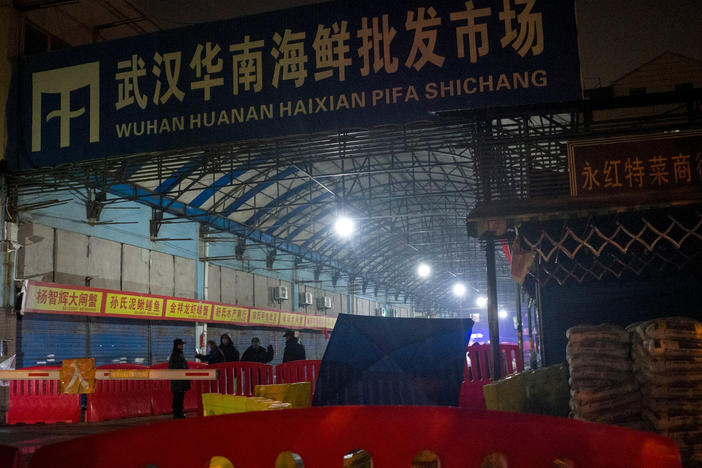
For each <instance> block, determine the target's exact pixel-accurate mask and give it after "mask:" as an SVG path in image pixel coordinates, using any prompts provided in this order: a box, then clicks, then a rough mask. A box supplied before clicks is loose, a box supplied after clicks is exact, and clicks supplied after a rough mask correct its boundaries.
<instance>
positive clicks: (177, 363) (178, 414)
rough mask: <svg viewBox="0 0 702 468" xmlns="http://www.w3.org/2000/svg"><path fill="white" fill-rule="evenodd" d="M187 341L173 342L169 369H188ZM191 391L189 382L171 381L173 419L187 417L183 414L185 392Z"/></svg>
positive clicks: (178, 339)
mask: <svg viewBox="0 0 702 468" xmlns="http://www.w3.org/2000/svg"><path fill="white" fill-rule="evenodd" d="M184 345H185V341H183V340H181V339H180V338H176V339H175V340H173V351H171V355H170V357H169V358H168V368H169V369H187V368H188V361H186V360H185V355H184V354H183V346H184ZM188 390H190V381H189V380H171V393H173V418H175V419H182V418H184V417H185V414H184V413H183V400H185V392H187V391H188Z"/></svg>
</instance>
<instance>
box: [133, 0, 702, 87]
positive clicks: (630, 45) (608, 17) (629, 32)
mask: <svg viewBox="0 0 702 468" xmlns="http://www.w3.org/2000/svg"><path fill="white" fill-rule="evenodd" d="M481 1H482V0H481ZM536 1H537V3H536V5H537V6H536V7H537V8H538V4H539V0H536ZM312 3H322V2H321V1H319V0H257V1H255V2H251V1H241V0H239V1H227V2H222V1H221V0H142V1H141V2H140V5H141V6H143V7H145V8H146V9H147V10H148V11H149V12H150V13H151V14H153V15H154V17H155V18H156V19H157V20H158V21H159V23H160V24H162V25H163V26H164V27H167V28H172V27H178V26H186V25H189V24H193V23H202V22H208V21H216V20H220V19H227V18H233V17H237V16H246V15H251V14H256V13H263V12H266V11H272V10H279V9H284V8H290V7H294V6H301V5H307V4H312ZM576 14H577V21H578V31H579V42H580V62H581V71H582V77H583V82H584V86H585V88H586V89H587V88H593V87H598V86H607V85H609V84H610V82H611V81H613V80H616V79H617V78H619V77H620V76H622V75H624V74H625V73H628V72H629V71H631V70H633V69H635V68H637V67H638V66H639V65H642V64H644V63H646V62H648V61H649V60H651V59H653V58H655V57H656V56H658V55H660V54H661V53H663V52H665V51H666V50H669V51H672V52H676V53H678V54H681V55H685V56H688V57H692V58H696V59H699V60H702V26H701V25H700V18H702V0H577V1H576Z"/></svg>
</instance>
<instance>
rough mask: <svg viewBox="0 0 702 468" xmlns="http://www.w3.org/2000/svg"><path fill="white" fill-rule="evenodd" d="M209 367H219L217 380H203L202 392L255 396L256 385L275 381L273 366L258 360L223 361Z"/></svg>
mask: <svg viewBox="0 0 702 468" xmlns="http://www.w3.org/2000/svg"><path fill="white" fill-rule="evenodd" d="M207 368H208V369H217V370H218V371H219V378H218V379H217V380H210V381H201V382H199V386H200V389H201V392H202V393H222V394H227V395H245V396H253V394H254V390H255V388H256V385H269V384H272V383H273V367H272V366H269V365H268V364H261V363H258V362H223V363H220V364H210V365H209V366H207Z"/></svg>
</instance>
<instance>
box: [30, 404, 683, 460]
mask: <svg viewBox="0 0 702 468" xmlns="http://www.w3.org/2000/svg"><path fill="white" fill-rule="evenodd" d="M379 421H380V422H381V423H382V424H381V425H382V429H381V432H380V433H382V434H391V435H392V439H391V440H390V439H388V437H382V436H380V437H379V431H378V430H377V429H378V424H379ZM252 428H269V430H267V432H266V434H265V436H262V435H261V430H252ZM271 428H275V429H274V430H271ZM359 450H365V451H366V452H367V453H368V455H369V458H371V459H372V463H373V466H374V467H376V468H395V467H409V466H411V465H412V461H413V460H417V459H419V460H423V459H430V458H433V457H429V456H427V455H428V452H427V451H431V452H433V453H434V454H435V456H436V458H437V459H438V461H439V463H440V466H442V467H446V468H452V467H466V466H475V467H477V466H509V467H510V468H533V467H550V466H574V467H588V468H604V467H608V468H629V467H632V466H635V467H639V468H679V467H680V466H681V464H680V455H679V453H678V450H677V448H676V447H675V445H674V444H673V442H672V441H671V440H670V439H667V438H665V437H661V436H658V435H656V434H652V433H647V432H638V431H632V430H629V429H624V428H620V427H615V426H606V425H602V424H594V423H586V422H582V421H576V420H571V419H565V418H555V417H549V416H540V415H532V414H519V413H507V412H501V411H495V412H492V411H471V410H466V409H462V408H455V407H426V406H421V407H410V406H326V407H317V408H305V409H290V410H286V411H260V412H254V413H241V414H233V415H222V416H212V417H207V418H191V419H184V420H178V421H168V422H162V423H157V424H152V425H149V426H140V427H135V428H130V429H126V430H121V431H115V432H106V433H102V434H97V435H92V436H88V437H83V438H79V439H73V440H69V441H64V442H60V443H57V444H53V445H47V446H44V447H40V448H39V449H38V450H37V451H36V452H35V454H34V456H33V457H32V458H31V460H30V467H32V468H39V467H41V468H44V467H47V466H51V467H52V468H87V467H91V468H92V467H97V466H99V467H103V468H104V467H145V466H158V467H159V468H176V467H178V468H180V467H205V466H210V465H209V463H210V461H211V460H212V459H213V458H214V457H222V458H218V459H217V460H218V461H219V462H220V465H218V466H228V465H227V463H225V462H229V464H231V465H233V466H235V467H236V468H260V467H273V466H275V462H276V459H278V457H279V456H281V453H285V452H288V451H289V452H293V453H295V454H297V456H298V458H299V459H301V461H302V463H304V466H305V468H327V467H330V466H341V465H342V462H343V460H344V458H345V456H347V454H353V453H358V451H359ZM418 455H419V456H418ZM225 459H226V460H225ZM486 460H493V461H498V460H499V461H501V462H504V464H502V465H495V464H493V465H483V463H485V461H486Z"/></svg>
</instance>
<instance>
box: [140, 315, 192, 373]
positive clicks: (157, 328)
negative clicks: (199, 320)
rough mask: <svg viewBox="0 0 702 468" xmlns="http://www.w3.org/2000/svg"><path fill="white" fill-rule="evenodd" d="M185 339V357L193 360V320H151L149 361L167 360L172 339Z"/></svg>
mask: <svg viewBox="0 0 702 468" xmlns="http://www.w3.org/2000/svg"><path fill="white" fill-rule="evenodd" d="M176 338H180V339H182V340H185V359H187V360H188V361H194V360H195V347H196V346H197V344H198V343H197V341H196V340H195V323H193V322H175V321H172V322H169V321H158V322H156V321H154V322H151V362H152V364H158V363H161V362H166V361H168V356H170V355H171V351H172V350H173V340H174V339H176Z"/></svg>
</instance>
